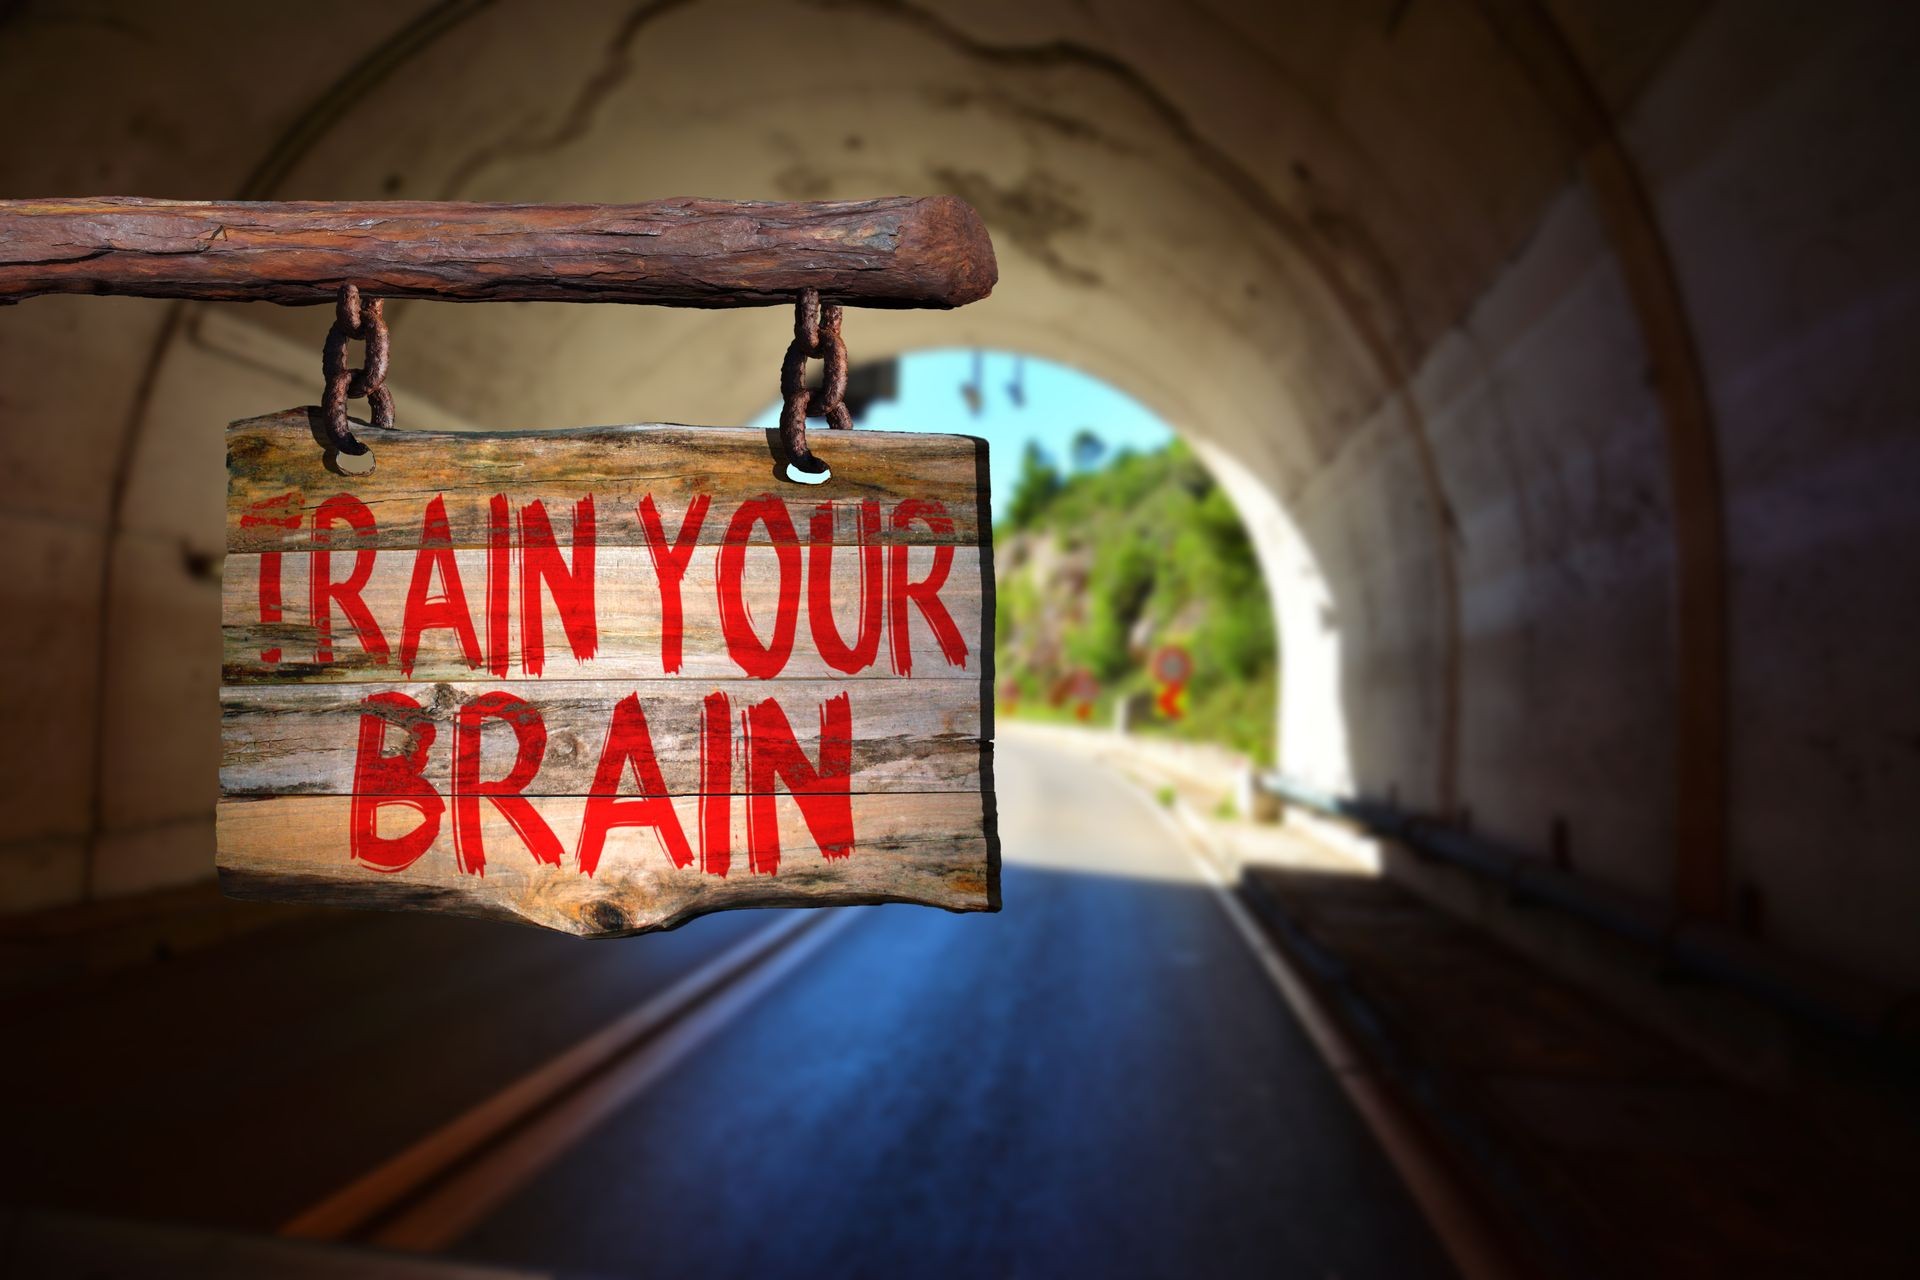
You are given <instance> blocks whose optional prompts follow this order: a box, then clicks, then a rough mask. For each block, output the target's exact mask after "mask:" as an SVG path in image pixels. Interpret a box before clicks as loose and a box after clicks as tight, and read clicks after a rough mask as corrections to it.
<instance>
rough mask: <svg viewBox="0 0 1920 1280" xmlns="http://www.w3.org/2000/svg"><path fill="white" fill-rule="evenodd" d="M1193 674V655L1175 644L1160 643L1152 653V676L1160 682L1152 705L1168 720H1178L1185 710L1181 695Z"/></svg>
mask: <svg viewBox="0 0 1920 1280" xmlns="http://www.w3.org/2000/svg"><path fill="white" fill-rule="evenodd" d="M1192 675H1193V656H1192V655H1191V654H1189V653H1188V652H1187V651H1186V650H1185V649H1183V648H1181V647H1180V646H1179V645H1177V644H1164V645H1161V646H1160V648H1159V650H1158V651H1157V652H1155V653H1154V655H1153V678H1154V679H1155V680H1157V681H1159V683H1160V696H1159V697H1158V698H1157V699H1156V700H1155V702H1154V705H1155V706H1156V707H1157V708H1159V711H1160V714H1161V715H1163V716H1165V717H1166V718H1167V719H1169V720H1178V719H1180V717H1182V716H1184V715H1185V714H1186V713H1187V712H1186V704H1185V702H1184V701H1183V700H1182V698H1181V695H1182V694H1183V693H1185V692H1186V688H1187V680H1188V678H1189V677H1190V676H1192Z"/></svg>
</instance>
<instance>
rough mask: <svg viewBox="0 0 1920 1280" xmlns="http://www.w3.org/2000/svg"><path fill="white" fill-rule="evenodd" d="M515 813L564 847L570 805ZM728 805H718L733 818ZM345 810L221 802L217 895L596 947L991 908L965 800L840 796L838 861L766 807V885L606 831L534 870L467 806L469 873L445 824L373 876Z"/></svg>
mask: <svg viewBox="0 0 1920 1280" xmlns="http://www.w3.org/2000/svg"><path fill="white" fill-rule="evenodd" d="M531 803H533V804H535V805H537V806H538V809H539V811H540V814H541V816H542V817H543V818H544V819H546V821H547V822H548V823H549V825H550V826H551V827H552V828H553V829H554V831H555V832H556V834H558V836H559V838H560V840H561V841H562V843H563V844H569V847H571V846H570V843H569V842H570V841H571V839H572V837H573V836H574V834H575V832H576V831H577V830H578V828H579V825H580V820H581V815H582V812H583V810H584V808H585V805H586V801H584V800H582V799H577V798H544V799H540V800H536V801H532V802H531ZM741 803H742V802H740V801H735V802H734V804H735V806H736V808H737V807H739V806H740V805H741ZM351 804H352V801H351V800H349V799H348V798H346V797H339V796H297V797H279V798H274V799H260V800H254V799H223V800H222V801H221V802H220V804H219V808H218V811H217V821H216V825H217V828H218V836H219V849H220V853H219V867H220V881H221V886H222V888H223V889H225V890H226V892H228V893H230V894H232V895H234V896H236V897H268V898H273V899H276V900H294V901H307V902H317V903H330V904H336V905H343V906H359V907H386V908H396V909H397V908H424V909H430V910H437V911H449V912H455V913H459V914H467V915H475V916H482V917H489V918H495V919H506V920H515V921H520V922H523V923H528V924H536V925H540V926H543V927H545V928H549V929H559V930H562V931H564V932H567V933H574V934H580V935H584V936H599V937H609V936H619V935H623V934H631V933H642V932H649V931H653V930H658V929H670V928H673V927H674V926H675V925H677V924H681V923H683V922H684V921H686V920H687V919H690V918H692V917H693V916H696V915H702V914H705V913H707V912H711V911H723V910H728V909H731V908H736V907H773V906H832V905H846V904H853V903H865V902H918V903H925V904H928V905H932V906H940V907H945V908H947V909H948V910H951V911H986V910H994V909H996V908H997V907H998V905H999V904H998V886H997V874H998V859H997V852H996V850H997V842H998V836H997V833H996V832H995V831H994V830H993V825H992V822H991V812H990V810H989V809H988V808H987V807H986V806H985V805H983V803H982V797H981V796H979V795H966V794H960V795H956V794H937V795H918V794H911V793H893V794H886V795H856V796H853V797H852V798H851V804H852V807H853V814H854V822H855V827H856V830H857V831H858V832H859V833H860V834H859V841H858V844H857V845H856V847H855V849H854V851H853V853H852V856H850V857H847V858H840V859H833V860H829V859H826V858H824V857H822V856H821V854H820V853H819V852H818V850H817V848H816V846H815V845H814V843H813V839H812V836H811V835H810V834H809V832H808V829H807V826H806V823H805V822H804V820H803V819H802V817H801V815H800V812H799V808H798V806H797V804H796V803H795V802H794V801H793V800H792V799H791V798H788V797H782V798H781V799H780V800H778V801H777V802H776V804H777V812H778V816H779V831H780V843H781V849H782V852H781V859H780V865H779V869H778V872H777V874H774V875H759V874H754V873H753V872H752V871H751V870H750V869H749V867H748V865H747V858H746V855H745V854H744V853H743V852H741V851H739V850H736V851H735V852H734V853H733V855H732V863H731V866H730V867H729V871H728V874H727V875H725V876H719V875H715V874H712V873H711V872H708V871H704V870H702V869H701V867H700V865H699V863H698V861H697V860H696V861H695V863H694V864H692V865H688V866H685V867H675V866H674V865H673V864H672V862H671V861H670V860H669V858H668V857H667V855H666V853H665V852H664V851H663V848H662V845H661V843H660V841H659V840H658V839H657V837H656V836H655V835H654V834H653V833H652V832H651V831H648V830H646V829H642V828H629V829H624V830H621V831H617V832H615V833H614V835H613V836H612V838H611V839H610V840H609V842H608V844H607V847H606V850H605V853H604V855H603V856H602V858H601V861H600V863H599V866H598V867H597V869H596V870H595V873H594V874H593V875H591V876H588V875H583V874H581V872H580V871H579V870H578V868H577V866H575V865H572V860H571V859H569V860H568V862H567V863H565V864H563V865H561V866H550V865H546V864H542V863H538V862H535V861H534V860H533V859H532V858H531V857H529V856H527V854H526V853H525V851H524V849H523V847H522V846H521V845H520V844H519V843H518V837H517V836H516V835H515V833H514V831H513V829H512V828H511V827H510V826H509V825H508V824H507V823H506V822H505V821H504V820H503V819H501V818H500V817H499V815H498V814H497V813H495V812H494V811H493V807H492V806H491V805H487V804H483V805H482V806H481V807H482V814H483V816H482V822H483V824H484V825H483V830H484V834H485V838H486V842H487V862H486V874H485V875H484V876H477V875H472V874H469V873H466V872H463V871H461V870H460V869H459V868H458V867H457V866H456V865H455V861H454V854H453V850H452V839H451V835H450V833H449V830H448V828H449V825H450V824H449V823H447V822H442V823H441V829H440V831H439V835H438V838H437V839H436V840H435V841H434V842H433V844H432V845H431V846H430V847H429V848H428V849H427V850H426V852H425V853H424V854H423V855H422V856H421V857H420V859H419V860H418V861H417V862H415V863H413V865H412V866H410V867H408V868H406V869H405V870H402V871H396V872H381V871H376V870H373V869H371V868H367V867H362V866H356V865H354V864H353V863H351V862H350V861H349V860H348V859H347V855H346V853H345V847H344V841H343V840H342V839H341V837H340V834H339V833H342V832H344V831H346V830H347V827H348V822H349V817H350V807H351ZM673 804H674V809H675V812H676V814H677V815H678V816H679V819H680V822H681V824H682V826H683V828H684V829H686V830H687V831H689V832H691V831H694V830H696V829H697V823H698V821H699V816H698V808H699V802H698V799H697V798H695V797H676V798H675V800H674V802H673ZM737 823H738V818H737V817H736V824H737ZM736 829H737V827H736Z"/></svg>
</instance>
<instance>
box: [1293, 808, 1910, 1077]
mask: <svg viewBox="0 0 1920 1280" xmlns="http://www.w3.org/2000/svg"><path fill="white" fill-rule="evenodd" d="M1255 783H1256V785H1258V786H1259V787H1260V788H1261V789H1262V790H1264V791H1266V792H1267V793H1268V794H1270V795H1273V796H1277V797H1278V798H1279V799H1280V800H1282V801H1284V802H1286V803H1289V804H1293V805H1297V806H1299V807H1301V808H1303V809H1309V810H1312V811H1314V812H1316V813H1320V814H1322V815H1325V816H1327V817H1331V818H1337V819H1340V820H1343V821H1346V822H1350V823H1353V824H1354V825H1356V826H1359V827H1361V828H1363V829H1365V830H1366V831H1367V832H1368V833H1370V834H1372V835H1375V836H1378V837H1381V838H1384V839H1388V840H1392V841H1395V842H1397V843H1399V844H1401V845H1404V846H1405V847H1406V848H1407V849H1409V850H1411V851H1412V852H1413V853H1414V854H1415V855H1416V856H1419V857H1422V858H1426V859H1429V860H1431V861H1434V862H1439V863H1444V864H1445V865H1447V866H1450V867H1454V868H1457V869H1459V870H1461V871H1464V872H1467V873H1468V874H1470V875H1472V876H1474V877H1476V878H1478V879H1481V880H1484V881H1487V882H1490V883H1492V884H1493V885H1496V886H1498V887H1499V888H1500V889H1502V890H1504V891H1505V892H1506V893H1507V894H1508V896H1509V897H1510V898H1511V899H1512V900H1513V901H1515V902H1518V903H1522V904H1530V905H1532V904H1537V905H1541V906H1546V907H1551V908H1553V909H1555V910H1558V911H1561V912H1564V913H1565V914H1567V915H1569V916H1571V917H1573V918H1574V919H1577V920H1579V921H1581V922H1582V923H1584V924H1587V925H1590V926H1592V927H1594V928H1597V929H1599V930H1602V931H1603V932H1605V933H1608V934H1610V935H1612V936H1614V937H1617V938H1621V939H1624V940H1626V941H1628V942H1630V943H1633V944H1636V945H1638V946H1640V947H1643V948H1645V949H1647V950H1648V951H1649V952H1651V953H1652V955H1653V958H1654V959H1655V961H1656V962H1657V963H1658V965H1659V966H1660V968H1661V970H1662V971H1663V972H1665V973H1670V974H1672V975H1674V976H1677V977H1685V978H1690V979H1695V980H1700V981H1706V982H1711V983H1715V984H1718V985H1720V986H1724V987H1729V988H1732V989H1734V990H1737V991H1740V992H1742V993H1743V994H1745V995H1747V996H1749V997H1751V998H1753V999H1756V1000H1758V1001H1760V1002H1762V1003H1763V1004H1765V1005H1767V1006H1768V1007H1770V1008H1772V1009H1774V1010H1776V1011H1778V1012H1780V1013H1783V1014H1786V1015H1788V1016H1790V1017H1793V1018H1795V1019H1798V1020H1800V1021H1802V1022H1808V1023H1811V1024H1813V1025H1815V1026H1817V1027H1819V1028H1820V1029H1822V1030H1824V1031H1827V1032H1830V1033H1833V1034H1837V1035H1840V1036H1842V1037H1844V1038H1846V1039H1849V1040H1853V1041H1857V1042H1861V1043H1864V1044H1868V1045H1872V1046H1875V1047H1886V1048H1890V1049H1894V1050H1896V1051H1897V1052H1898V1053H1899V1054H1900V1056H1901V1057H1903V1058H1905V1059H1907V1064H1908V1065H1909V1066H1910V1067H1911V1066H1913V1065H1915V1063H1914V1058H1915V1054H1914V1047H1913V1046H1912V1045H1911V1044H1904V1043H1902V1044H1897V1045H1896V1044H1895V1043H1894V1040H1895V1037H1894V1032H1895V1027H1894V1025H1893V1024H1894V1022H1895V1018H1896V1015H1897V1014H1898V1013H1900V1012H1901V1010H1902V1009H1903V1008H1904V1007H1905V1006H1907V1005H1908V1004H1910V1003H1911V1000H1912V996H1911V995H1910V994H1909V993H1905V992H1890V991H1884V990H1875V989H1873V988H1871V987H1868V986H1867V985H1865V984H1859V983H1853V982H1842V981H1838V980H1835V979H1830V978H1826V977H1824V976H1819V975H1813V974H1809V973H1806V972H1804V971H1801V970H1800V969H1799V968H1798V967H1797V966H1795V965H1793V964H1792V963H1791V962H1783V961H1781V960H1780V959H1778V958H1776V957H1774V956H1771V955H1764V954H1757V952H1758V950H1759V949H1758V948H1756V947H1755V946H1754V945H1753V944H1751V943H1748V942H1746V941H1745V940H1743V939H1739V938H1735V937H1732V936H1730V935H1728V934H1727V933H1725V931H1723V930H1721V929H1718V928H1717V927H1715V926H1713V925H1709V924H1704V923H1701V922H1698V921H1692V920H1687V919H1684V918H1683V917H1681V916H1679V915H1678V914H1676V913H1674V912H1672V911H1670V910H1667V909H1665V908H1662V907H1659V906H1657V905H1655V904H1653V903H1651V902H1648V901H1647V900H1645V899H1642V898H1638V897H1635V896H1633V895H1630V894H1625V893H1620V892H1617V891H1613V890H1608V889H1605V888H1602V887H1600V886H1597V885H1594V884H1592V883H1591V882H1589V881H1585V880H1582V879H1579V878H1577V877H1575V876H1573V875H1571V874H1570V873H1568V872H1565V871H1562V870H1559V869H1558V868H1556V867H1554V866H1553V865H1552V864H1551V862H1550V861H1549V860H1548V859H1547V858H1545V857H1543V856H1541V855H1539V854H1535V853H1531V852H1528V851H1525V850H1522V849H1519V848H1517V847H1515V846H1512V845H1509V844H1505V843H1502V842H1500V841H1496V840H1491V839H1488V838H1487V837H1485V836H1480V835H1475V834H1474V833H1472V832H1468V831H1463V830H1461V829H1460V828H1459V827H1456V826H1453V825H1450V824H1448V823H1444V822H1439V821H1436V820H1434V819H1432V818H1428V817H1424V816H1421V815H1419V814H1414V813H1409V812H1407V811H1405V810H1403V809H1400V808H1398V807H1397V806H1394V805H1390V804H1385V803H1383V802H1380V801H1377V800H1368V799H1365V798H1362V797H1350V796H1339V795H1335V794H1333V793H1331V792H1328V791H1324V790H1322V789H1320V788H1317V787H1313V786H1309V785H1307V784H1306V783H1302V782H1298V781H1295V780H1293V779H1290V778H1288V777H1286V776H1285V775H1283V774H1280V773H1277V772H1271V771H1263V772H1260V773H1257V774H1256V775H1255Z"/></svg>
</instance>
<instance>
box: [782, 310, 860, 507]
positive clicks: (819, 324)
mask: <svg viewBox="0 0 1920 1280" xmlns="http://www.w3.org/2000/svg"><path fill="white" fill-rule="evenodd" d="M812 359H818V360H819V361H820V362H821V373H820V389H819V390H818V391H809V390H807V361H808V360H812ZM846 394H847V344H846V343H845V342H843V341H841V339H840V304H839V303H837V302H826V303H823V302H821V301H820V291H819V290H817V289H803V290H802V291H801V292H800V296H799V298H797V299H796V300H795V302H794V308H793V341H792V342H791V343H790V344H788V346H787V354H786V358H785V359H784V360H782V361H781V363H780V438H781V441H782V442H783V443H784V444H785V446H786V450H787V459H788V463H787V465H788V468H789V472H790V473H793V472H797V473H799V474H798V475H791V476H790V478H793V479H798V480H801V481H802V482H803V483H809V482H810V483H815V484H817V483H819V482H820V481H821V480H825V479H826V478H827V476H828V475H829V474H830V473H829V472H828V470H827V465H826V463H824V462H822V461H820V459H818V458H816V457H814V456H813V450H811V449H810V448H808V447H807V418H808V417H809V416H812V417H816V418H825V419H826V420H827V425H828V426H830V427H832V428H834V429H835V430H837V431H845V430H847V429H849V428H851V427H852V426H853V414H852V413H850V412H848V410H847V406H846V404H845V403H843V401H844V398H845V396H846Z"/></svg>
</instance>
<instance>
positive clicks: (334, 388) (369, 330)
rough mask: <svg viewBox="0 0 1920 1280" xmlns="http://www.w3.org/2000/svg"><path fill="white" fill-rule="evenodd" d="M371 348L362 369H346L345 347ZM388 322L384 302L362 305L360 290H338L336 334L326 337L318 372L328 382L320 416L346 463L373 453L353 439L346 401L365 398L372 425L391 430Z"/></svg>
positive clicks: (348, 286) (347, 286) (370, 300)
mask: <svg viewBox="0 0 1920 1280" xmlns="http://www.w3.org/2000/svg"><path fill="white" fill-rule="evenodd" d="M349 342H364V343H366V344H367V351H366V362H365V364H363V365H362V366H361V367H360V368H358V369H349V368H348V367H347V343H349ZM387 359H388V343H387V322H386V320H385V318H384V317H382V315H381V314H380V299H378V298H368V299H366V300H365V301H362V300H361V297H360V289H359V287H358V286H356V285H351V284H343V285H341V286H340V296H339V298H338V299H337V300H336V301H335V303H334V309H333V328H331V329H329V330H328V331H327V344H326V347H325V348H324V350H323V353H322V356H321V360H320V369H321V373H322V376H324V377H325V379H326V391H325V392H324V394H323V395H322V396H321V399H320V410H321V413H322V415H323V416H324V417H325V418H326V422H327V431H328V433H329V434H330V435H331V436H332V437H333V447H334V449H335V450H336V451H337V452H338V453H340V454H343V455H345V456H347V457H353V458H360V457H364V456H366V455H367V453H368V452H369V450H368V448H367V446H366V445H365V444H364V443H363V442H362V441H360V440H359V439H357V438H356V437H355V436H354V434H353V428H352V427H351V426H350V425H349V424H348V422H347V401H348V400H349V399H359V398H361V397H363V396H364V397H365V398H366V401H367V407H368V409H369V410H370V414H371V418H372V421H373V425H374V426H376V427H391V426H392V425H393V393H392V392H390V391H388V390H387V385H386V384H387Z"/></svg>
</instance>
